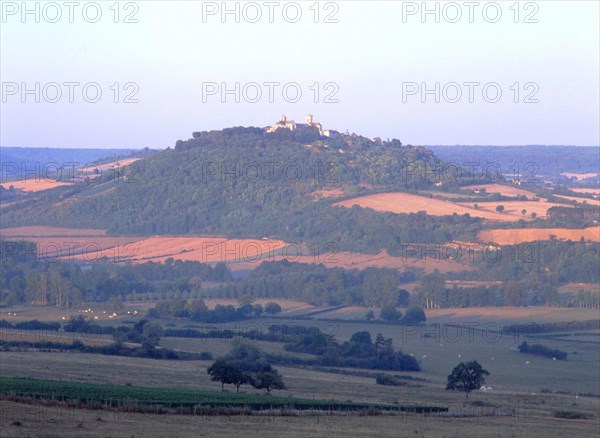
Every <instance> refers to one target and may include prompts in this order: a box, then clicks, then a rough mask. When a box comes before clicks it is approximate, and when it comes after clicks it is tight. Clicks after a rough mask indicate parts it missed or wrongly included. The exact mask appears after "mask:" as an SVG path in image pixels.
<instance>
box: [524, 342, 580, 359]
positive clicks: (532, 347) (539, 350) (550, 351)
mask: <svg viewBox="0 0 600 438" xmlns="http://www.w3.org/2000/svg"><path fill="white" fill-rule="evenodd" d="M518 348H519V353H527V354H536V355H538V356H544V357H548V358H550V359H554V360H567V355H568V353H567V352H566V351H562V350H557V349H554V348H550V347H548V346H546V345H542V344H528V343H527V342H525V341H524V342H522V343H521V344H520V345H519V347H518Z"/></svg>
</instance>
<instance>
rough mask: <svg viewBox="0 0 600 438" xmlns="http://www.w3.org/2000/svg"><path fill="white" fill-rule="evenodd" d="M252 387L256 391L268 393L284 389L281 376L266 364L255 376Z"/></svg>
mask: <svg viewBox="0 0 600 438" xmlns="http://www.w3.org/2000/svg"><path fill="white" fill-rule="evenodd" d="M252 386H254V387H255V388H257V389H266V390H267V392H268V393H270V392H271V390H272V389H286V387H285V384H284V383H283V379H282V378H281V374H279V372H278V371H277V370H275V369H273V368H271V365H268V364H267V365H266V366H264V367H263V369H261V370H260V371H259V372H258V373H257V374H256V376H255V377H254V384H253V385H252Z"/></svg>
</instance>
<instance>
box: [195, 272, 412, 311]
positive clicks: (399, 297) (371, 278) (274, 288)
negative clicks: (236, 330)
mask: <svg viewBox="0 0 600 438" xmlns="http://www.w3.org/2000/svg"><path fill="white" fill-rule="evenodd" d="M415 279H416V275H415V274H414V273H413V272H411V271H407V272H404V273H398V271H396V270H394V269H384V268H367V269H364V270H362V271H359V270H346V269H342V268H326V267H325V266H324V265H320V264H304V263H291V262H289V261H287V260H282V261H277V262H263V263H261V264H260V265H259V266H258V267H257V268H256V269H254V270H253V271H252V272H251V273H250V274H249V276H248V278H246V279H243V280H239V281H236V282H230V283H226V284H223V285H221V286H219V287H215V288H213V289H210V290H207V291H206V295H207V296H212V297H222V298H225V297H226V298H239V297H243V296H252V297H265V298H293V299H297V300H302V301H304V302H307V303H310V304H314V305H317V306H324V305H326V306H337V305H351V304H358V305H365V306H377V307H379V306H384V305H386V304H391V305H397V304H400V303H402V302H403V303H404V304H405V305H406V304H407V300H406V299H407V294H406V292H405V293H402V291H401V290H400V285H401V284H402V283H404V282H408V281H414V280H415Z"/></svg>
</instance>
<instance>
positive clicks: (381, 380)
mask: <svg viewBox="0 0 600 438" xmlns="http://www.w3.org/2000/svg"><path fill="white" fill-rule="evenodd" d="M375 383H377V384H378V385H384V386H405V385H406V382H403V381H401V380H400V379H397V378H396V377H394V376H390V375H389V374H378V375H377V377H376V378H375Z"/></svg>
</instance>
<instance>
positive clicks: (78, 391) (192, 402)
mask: <svg viewBox="0 0 600 438" xmlns="http://www.w3.org/2000/svg"><path fill="white" fill-rule="evenodd" d="M0 391H1V392H2V394H12V395H17V396H24V397H36V398H45V399H53V400H57V399H58V400H75V401H78V402H80V403H86V402H89V401H92V402H99V403H102V404H105V405H108V406H112V407H124V408H132V407H133V405H140V406H144V407H146V406H165V407H169V408H188V409H191V411H188V412H190V413H193V412H194V410H193V409H194V408H195V407H198V406H203V407H204V406H205V407H209V406H216V407H235V406H238V407H248V408H250V409H252V410H261V409H275V408H289V409H299V410H304V409H322V410H327V411H331V410H335V411H358V410H361V411H364V410H366V409H379V410H386V411H406V412H415V413H430V412H447V411H448V408H447V407H435V406H402V405H385V404H379V405H378V404H370V403H349V402H338V401H334V400H327V401H326V400H307V399H298V398H293V397H267V396H264V395H256V394H227V393H222V392H219V391H206V390H192V389H181V388H155V387H141V386H121V385H105V384H97V383H82V382H65V381H53V380H34V379H20V378H14V377H0Z"/></svg>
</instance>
